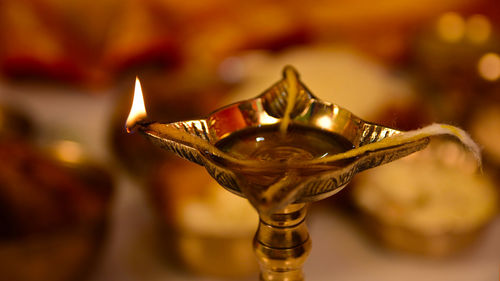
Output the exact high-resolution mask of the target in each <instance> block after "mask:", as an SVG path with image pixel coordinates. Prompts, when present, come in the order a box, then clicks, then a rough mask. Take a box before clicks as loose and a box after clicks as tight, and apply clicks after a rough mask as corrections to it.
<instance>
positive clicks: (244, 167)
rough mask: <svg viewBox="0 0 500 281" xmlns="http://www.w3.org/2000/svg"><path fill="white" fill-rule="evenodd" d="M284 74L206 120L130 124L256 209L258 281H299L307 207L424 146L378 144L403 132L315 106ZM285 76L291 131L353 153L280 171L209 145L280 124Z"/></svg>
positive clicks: (306, 247) (423, 141)
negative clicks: (321, 137) (309, 133)
mask: <svg viewBox="0 0 500 281" xmlns="http://www.w3.org/2000/svg"><path fill="white" fill-rule="evenodd" d="M283 73H284V77H283V79H282V80H280V81H279V82H277V83H276V84H275V85H273V86H272V87H271V88H269V89H268V90H266V91H265V92H264V93H263V94H261V95H260V96H258V97H257V98H255V99H251V100H246V101H242V102H239V103H235V104H232V105H229V106H226V107H223V108H221V109H219V110H217V111H215V112H214V113H212V114H211V115H210V116H208V117H207V118H204V119H199V120H192V121H181V122H175V123H169V124H162V123H156V122H154V123H146V122H144V121H143V122H139V123H137V124H136V125H135V126H137V127H138V129H139V130H140V131H141V132H143V133H144V134H145V135H146V136H147V137H148V138H149V139H150V140H152V141H153V142H154V143H156V144H158V145H160V146H161V147H163V148H165V149H167V150H170V151H172V152H174V153H176V154H177V155H178V156H180V157H182V158H185V159H187V160H189V161H192V162H195V163H197V164H200V165H202V166H204V167H205V168H206V169H207V171H208V172H209V173H210V175H211V176H212V177H213V178H214V179H216V180H217V182H218V183H219V184H221V185H222V186H223V187H225V188H226V189H227V190H229V191H231V192H233V193H236V194H238V195H240V196H244V197H246V198H247V199H249V200H250V202H251V203H252V204H253V205H254V206H255V207H256V208H257V209H258V211H259V214H260V225H259V229H258V231H257V234H256V236H255V240H254V250H255V252H256V255H257V258H258V260H259V263H260V265H261V279H262V280H283V281H284V280H303V274H302V264H303V263H304V261H305V259H306V257H307V255H308V254H309V252H310V248H311V240H310V239H309V234H308V232H307V228H306V226H305V224H304V217H305V213H306V208H305V203H307V202H313V201H317V200H320V199H323V198H326V197H328V196H331V195H333V194H334V193H336V192H338V191H340V190H341V189H342V188H343V187H344V186H345V185H346V184H347V183H348V182H349V181H350V180H351V179H352V177H353V176H354V175H355V174H356V173H358V172H361V171H363V170H366V169H369V168H373V167H376V166H379V165H382V164H384V163H388V162H391V161H394V160H396V159H399V158H401V157H403V156H406V155H408V154H411V153H413V152H415V151H418V150H421V149H423V148H424V147H425V146H426V145H427V143H428V141H429V139H428V138H427V137H425V136H424V137H420V138H416V139H415V138H414V139H412V140H411V141H402V142H397V143H391V142H383V140H384V139H385V138H387V137H391V136H395V135H398V134H400V133H401V132H400V131H398V130H395V129H391V128H387V127H384V126H380V125H376V124H372V123H369V122H366V121H363V120H361V119H360V118H358V117H356V116H355V115H353V114H352V113H351V112H349V111H348V110H346V109H344V108H342V107H340V106H338V105H336V104H332V103H328V102H324V101H321V100H319V99H317V98H316V97H315V96H314V95H313V94H312V93H311V92H310V91H309V90H308V89H307V88H306V87H305V86H304V85H303V84H302V83H301V82H300V81H299V80H298V74H297V73H296V72H295V70H293V71H292V72H291V71H290V69H288V71H287V70H286V68H285V71H284V72H283ZM287 73H288V75H294V77H292V79H296V83H297V86H298V91H297V96H296V99H295V104H294V106H293V108H292V110H289V112H290V122H291V124H296V125H302V126H305V127H307V128H311V129H314V130H319V131H325V132H330V133H335V134H338V135H341V136H343V137H344V138H346V139H347V140H348V141H349V142H350V143H352V145H353V149H352V150H351V152H355V153H343V154H340V155H337V156H335V155H334V156H333V157H326V158H323V159H312V160H304V161H296V162H291V161H290V162H287V163H286V164H283V163H277V162H272V161H270V162H262V161H257V160H249V159H239V158H235V157H234V156H232V155H230V154H229V153H226V152H223V151H221V150H220V149H218V148H217V147H216V146H215V144H216V143H217V142H219V141H220V140H222V139H225V138H227V137H229V136H231V135H232V134H234V133H236V132H239V131H241V130H243V129H247V128H257V129H258V128H260V127H262V126H266V125H273V124H279V123H280V122H281V121H282V119H283V117H284V116H283V115H284V114H285V110H286V107H287V101H288V98H289V97H288V91H287V88H288V87H289V84H287V77H286V75H287ZM290 73H292V74H290ZM288 78H290V77H288ZM277 133H279V132H277ZM371 144H380V145H371ZM363 147H365V148H366V147H369V148H370V149H363ZM348 152H349V151H348ZM270 171H279V172H280V173H281V175H280V176H276V174H272V173H271V172H270ZM263 176H264V177H268V178H272V180H271V182H269V183H267V184H262V181H260V182H259V181H258V180H255V181H254V179H257V178H259V177H260V178H261V177H263Z"/></svg>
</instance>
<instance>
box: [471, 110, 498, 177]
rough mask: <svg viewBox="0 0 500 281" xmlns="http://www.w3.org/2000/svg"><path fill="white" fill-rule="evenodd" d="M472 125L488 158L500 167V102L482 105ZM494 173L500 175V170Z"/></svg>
mask: <svg viewBox="0 0 500 281" xmlns="http://www.w3.org/2000/svg"><path fill="white" fill-rule="evenodd" d="M470 127H471V133H472V135H473V136H474V138H476V139H477V140H478V142H479V143H480V144H481V145H482V146H483V149H484V154H485V158H486V160H487V161H491V162H492V164H494V166H495V167H496V168H498V167H500V145H499V143H500V130H499V128H500V104H494V103H491V104H489V105H484V106H481V107H480V108H479V109H478V110H477V112H476V114H475V115H474V116H473V117H472V118H471V123H470ZM495 170H497V169H495ZM494 173H496V174H497V175H498V176H500V171H498V170H497V171H494Z"/></svg>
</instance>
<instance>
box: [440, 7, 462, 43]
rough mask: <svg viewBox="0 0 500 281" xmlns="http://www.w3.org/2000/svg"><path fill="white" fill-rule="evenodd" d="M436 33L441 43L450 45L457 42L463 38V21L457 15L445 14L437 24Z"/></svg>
mask: <svg viewBox="0 0 500 281" xmlns="http://www.w3.org/2000/svg"><path fill="white" fill-rule="evenodd" d="M437 33H438V35H439V37H440V38H441V39H442V40H443V41H446V42H450V43H455V42H458V41H460V40H461V39H462V38H463V36H464V33H465V21H464V19H463V18H462V16H460V15H459V14H457V13H453V12H449V13H445V14H443V15H442V16H441V17H440V18H439V20H438V22H437Z"/></svg>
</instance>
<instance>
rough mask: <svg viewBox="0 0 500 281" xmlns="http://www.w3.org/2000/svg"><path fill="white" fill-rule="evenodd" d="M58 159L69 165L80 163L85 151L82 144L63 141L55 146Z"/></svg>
mask: <svg viewBox="0 0 500 281" xmlns="http://www.w3.org/2000/svg"><path fill="white" fill-rule="evenodd" d="M54 153H55V155H56V157H57V158H58V159H59V160H61V161H64V162H67V163H73V164H75V163H79V162H81V161H82V159H83V151H82V148H81V146H80V144H78V143H76V142H74V141H68V140H62V141H59V142H57V143H56V144H55V145H54Z"/></svg>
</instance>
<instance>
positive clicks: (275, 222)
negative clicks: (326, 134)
mask: <svg viewBox="0 0 500 281" xmlns="http://www.w3.org/2000/svg"><path fill="white" fill-rule="evenodd" d="M306 213H307V205H306V204H304V203H302V204H291V205H289V206H287V207H286V208H284V209H283V210H281V211H279V212H276V213H273V214H269V215H266V214H261V215H260V223H259V228H258V229H257V233H256V234H255V238H254V244H253V245H254V251H255V254H256V255H257V260H258V262H259V264H260V269H261V272H260V279H261V280H262V281H303V280H304V275H303V272H302V266H303V264H304V262H305V261H306V259H307V256H308V255H309V252H310V251H311V239H310V238H309V232H308V231H307V226H306V224H305V217H306Z"/></svg>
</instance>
